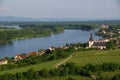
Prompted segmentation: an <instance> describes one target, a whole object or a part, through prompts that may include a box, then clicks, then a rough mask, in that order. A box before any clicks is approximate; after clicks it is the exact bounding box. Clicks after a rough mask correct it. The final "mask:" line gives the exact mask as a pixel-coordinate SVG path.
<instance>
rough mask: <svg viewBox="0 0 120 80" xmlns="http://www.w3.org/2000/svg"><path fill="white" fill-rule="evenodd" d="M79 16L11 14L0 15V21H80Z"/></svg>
mask: <svg viewBox="0 0 120 80" xmlns="http://www.w3.org/2000/svg"><path fill="white" fill-rule="evenodd" d="M82 20H83V19H80V18H25V17H13V16H0V21H82Z"/></svg>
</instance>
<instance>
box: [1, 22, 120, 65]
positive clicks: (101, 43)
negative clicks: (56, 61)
mask: <svg viewBox="0 0 120 80" xmlns="http://www.w3.org/2000/svg"><path fill="white" fill-rule="evenodd" d="M100 27H101V28H103V29H106V28H108V27H109V26H107V25H103V24H102V25H101V26H100ZM102 32H103V33H104V34H106V32H105V31H102ZM109 41H112V42H114V43H115V44H118V43H119V41H118V40H117V38H109V39H107V38H103V39H100V40H94V39H93V35H92V33H90V37H89V41H88V45H87V46H86V47H85V49H90V48H95V49H100V50H104V49H106V48H107V43H108V42H109ZM69 47H70V46H61V47H49V48H48V49H44V50H40V51H37V52H35V51H31V52H29V53H27V54H24V55H23V54H16V55H15V56H14V62H17V61H20V60H24V59H26V58H28V57H30V56H33V55H37V56H42V55H44V54H46V53H49V52H52V51H54V50H56V49H58V48H60V49H63V50H65V49H69ZM74 48H75V50H77V49H79V48H80V47H78V46H74ZM8 63H9V62H8V60H7V59H5V58H4V59H1V60H0V65H6V64H8Z"/></svg>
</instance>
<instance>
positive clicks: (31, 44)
mask: <svg viewBox="0 0 120 80" xmlns="http://www.w3.org/2000/svg"><path fill="white" fill-rule="evenodd" d="M89 34H90V32H89V31H81V30H65V31H64V33H61V34H55V35H54V34H52V36H48V37H42V38H31V39H25V40H15V41H11V42H7V43H2V44H0V57H6V56H8V57H12V56H14V55H15V54H17V53H28V52H29V51H38V50H39V49H41V48H43V49H46V48H48V47H50V46H56V47H58V46H62V45H65V44H66V43H68V44H69V43H77V42H82V43H84V42H87V41H88V39H89ZM93 37H94V39H95V40H98V39H100V38H101V37H99V36H96V35H95V34H94V32H93Z"/></svg>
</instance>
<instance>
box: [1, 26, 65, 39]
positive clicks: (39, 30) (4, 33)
mask: <svg viewBox="0 0 120 80" xmlns="http://www.w3.org/2000/svg"><path fill="white" fill-rule="evenodd" d="M63 31H64V28H63V27H56V26H51V27H41V26H39V25H37V26H32V27H24V28H22V29H6V28H5V29H4V30H2V29H1V30H0V41H8V40H12V39H21V38H32V37H41V36H49V35H51V34H52V33H60V32H63Z"/></svg>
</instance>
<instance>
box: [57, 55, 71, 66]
mask: <svg viewBox="0 0 120 80" xmlns="http://www.w3.org/2000/svg"><path fill="white" fill-rule="evenodd" d="M70 58H72V55H70V56H69V57H68V58H66V59H65V60H64V61H62V62H60V63H58V64H56V65H55V67H56V68H58V67H59V66H60V65H62V64H64V63H65V62H67V61H68V60H69V59H70Z"/></svg>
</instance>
